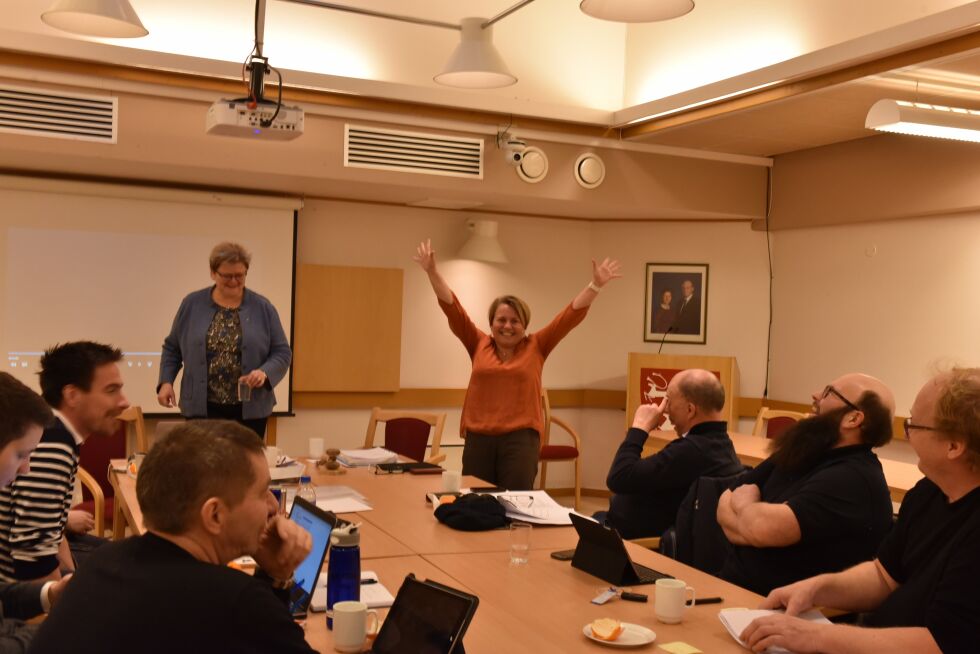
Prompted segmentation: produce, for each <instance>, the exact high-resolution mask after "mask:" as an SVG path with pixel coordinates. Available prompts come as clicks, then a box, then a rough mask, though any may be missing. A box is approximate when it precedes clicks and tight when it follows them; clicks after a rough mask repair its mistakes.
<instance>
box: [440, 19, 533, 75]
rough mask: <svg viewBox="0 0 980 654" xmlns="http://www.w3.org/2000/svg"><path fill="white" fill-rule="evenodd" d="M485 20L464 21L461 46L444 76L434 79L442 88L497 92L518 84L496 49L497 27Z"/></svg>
mask: <svg viewBox="0 0 980 654" xmlns="http://www.w3.org/2000/svg"><path fill="white" fill-rule="evenodd" d="M485 22H486V19H485V18H464V19H463V20H462V21H460V25H461V37H460V42H459V45H458V46H456V49H455V50H454V51H453V53H452V55H450V57H449V61H448V62H446V67H445V68H443V69H442V72H441V73H439V74H438V75H436V76H435V77H433V78H432V79H433V80H435V81H436V82H438V83H439V84H444V85H446V86H455V87H458V88H464V89H495V88H500V87H501V86H510V85H511V84H514V83H515V82H517V78H516V77H514V76H513V75H512V74H511V72H510V71H509V70H507V64H505V63H504V60H503V58H502V57H501V56H500V53H498V52H497V49H496V48H494V47H493V26H491V25H487V26H486V27H483V24H484V23H485Z"/></svg>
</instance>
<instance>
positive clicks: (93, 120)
mask: <svg viewBox="0 0 980 654" xmlns="http://www.w3.org/2000/svg"><path fill="white" fill-rule="evenodd" d="M118 109H119V105H118V99H117V98H113V97H108V96H95V95H80V94H78V93H66V92H64V91H50V90H47V89H39V88H27V87H16V86H5V85H4V86H0V132H13V133H15V134H33V135H35V136H53V137H56V138H65V139H80V140H83V141H99V142H101V143H115V142H116V117H117V115H118Z"/></svg>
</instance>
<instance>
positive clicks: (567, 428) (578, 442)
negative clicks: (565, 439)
mask: <svg viewBox="0 0 980 654" xmlns="http://www.w3.org/2000/svg"><path fill="white" fill-rule="evenodd" d="M551 423H552V424H554V425H558V426H559V427H561V428H562V429H564V430H565V431H567V432H568V435H569V436H571V437H572V440H573V441H574V442H575V449H576V450H578V451H579V452H581V451H582V439H581V438H579V437H578V432H576V431H575V429H574V428H573V427H572V426H571V425H570V424H568V423H567V422H565V421H564V420H562V419H561V418H559V417H557V416H551Z"/></svg>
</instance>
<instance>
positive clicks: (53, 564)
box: [0, 341, 129, 581]
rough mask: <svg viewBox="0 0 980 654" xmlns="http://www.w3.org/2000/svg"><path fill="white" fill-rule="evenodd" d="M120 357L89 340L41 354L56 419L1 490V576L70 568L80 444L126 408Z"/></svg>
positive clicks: (114, 424) (106, 430)
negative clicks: (22, 469)
mask: <svg viewBox="0 0 980 654" xmlns="http://www.w3.org/2000/svg"><path fill="white" fill-rule="evenodd" d="M121 359H122V352H120V351H119V350H118V349H116V348H113V347H110V346H108V345H103V344H101V343H92V342H89V341H78V342H74V343H65V344H64V345H59V346H56V347H53V348H51V349H49V350H48V351H47V352H45V353H44V356H43V357H41V373H40V376H41V392H42V395H43V396H44V399H45V401H47V403H48V404H49V405H50V406H51V407H52V408H53V409H54V415H55V418H56V420H55V422H54V424H53V425H51V426H50V427H48V428H47V429H45V430H44V434H43V435H42V436H41V442H40V443H39V444H38V447H37V449H36V450H35V451H34V453H33V454H32V455H31V459H30V472H28V473H26V474H22V475H20V476H18V477H17V479H15V480H14V482H13V483H12V484H11V485H10V486H9V487H8V488H5V489H3V490H2V491H0V581H14V580H22V581H25V580H32V579H38V580H40V579H59V578H60V577H61V567H64V568H66V569H68V570H73V569H74V565H73V563H72V562H71V555H70V553H69V551H68V543H67V541H66V540H65V538H64V531H65V523H66V521H67V519H68V510H69V508H70V505H71V499H72V492H73V490H74V487H75V473H76V471H77V470H78V453H79V447H80V446H81V444H82V443H83V442H84V441H85V440H86V439H87V438H89V437H91V436H95V435H109V434H112V433H114V432H115V431H116V430H117V429H118V427H119V419H118V416H119V414H120V413H122V411H123V410H124V409H126V407H128V406H129V402H127V400H126V397H125V395H123V392H122V386H123V381H122V375H121V373H120V371H119V366H118V365H116V364H117V362H118V361H119V360H121ZM59 563H60V564H61V566H59Z"/></svg>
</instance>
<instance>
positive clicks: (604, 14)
mask: <svg viewBox="0 0 980 654" xmlns="http://www.w3.org/2000/svg"><path fill="white" fill-rule="evenodd" d="M578 6H579V9H581V10H582V11H583V12H584V13H586V14H588V15H589V16H592V17H593V18H601V19H602V20H612V21H616V22H618V23H652V22H654V21H658V20H670V19H671V18H677V17H679V16H683V15H684V14H686V13H688V12H689V11H691V10H692V9H694V0H582V2H580V3H579V5H578Z"/></svg>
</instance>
